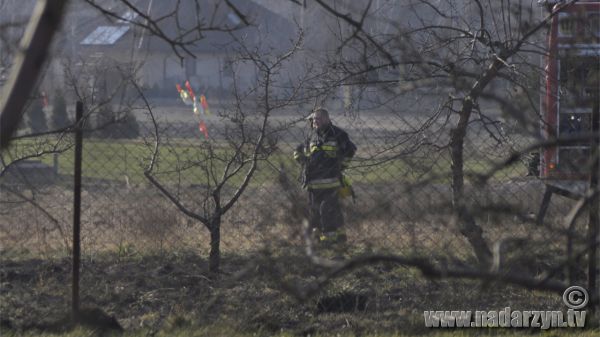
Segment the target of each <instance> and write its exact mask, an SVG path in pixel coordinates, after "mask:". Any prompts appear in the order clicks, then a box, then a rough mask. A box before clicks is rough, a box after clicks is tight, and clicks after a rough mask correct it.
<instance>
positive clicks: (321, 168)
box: [294, 124, 356, 189]
mask: <svg viewBox="0 0 600 337" xmlns="http://www.w3.org/2000/svg"><path fill="white" fill-rule="evenodd" d="M355 152H356V146H355V145H354V144H353V143H352V142H351V141H350V138H349V137H348V134H347V133H346V132H345V131H344V130H342V129H340V128H338V127H337V126H335V125H333V124H329V125H328V126H325V127H324V128H323V129H321V130H317V131H313V133H312V135H311V136H310V139H309V140H308V141H307V142H306V144H303V145H299V146H298V147H297V148H296V151H295V152H294V158H295V159H296V160H298V161H299V162H301V163H302V164H303V165H304V170H303V171H304V172H303V179H302V180H303V184H304V185H305V187H308V188H309V189H325V188H337V187H340V186H341V181H342V170H343V169H344V168H345V166H346V165H347V162H348V160H350V158H352V157H353V156H354V153H355Z"/></svg>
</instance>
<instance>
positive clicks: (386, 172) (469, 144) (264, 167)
mask: <svg viewBox="0 0 600 337" xmlns="http://www.w3.org/2000/svg"><path fill="white" fill-rule="evenodd" d="M308 109H309V108H307V110H308ZM167 110H168V109H167ZM331 110H332V116H331V117H332V120H333V123H334V124H335V125H337V126H339V127H341V128H342V129H344V130H345V131H347V132H348V134H349V136H350V139H351V140H352V141H353V142H354V143H355V144H356V146H357V148H358V151H357V153H356V155H355V157H354V158H353V159H352V161H351V162H350V165H349V167H348V168H347V169H346V170H345V175H346V176H347V177H348V178H349V179H350V181H351V182H352V187H353V190H354V197H348V198H345V199H343V202H342V203H343V213H344V217H345V230H346V233H347V237H348V241H347V244H346V245H347V250H346V255H345V258H352V257H354V256H361V255H362V254H394V255H400V256H412V257H418V258H424V259H427V260H431V261H435V262H436V263H440V264H441V265H442V266H446V267H448V268H450V267H449V266H453V265H456V264H459V265H463V266H464V265H467V266H476V265H477V264H478V263H477V256H476V254H475V253H474V249H473V242H471V241H470V240H469V237H470V236H469V233H465V228H464V227H462V226H461V224H460V223H459V222H460V220H458V219H457V218H456V217H455V216H454V211H453V210H454V209H453V205H454V204H453V196H454V195H453V180H452V179H453V178H452V169H453V165H454V164H453V162H452V158H451V154H450V150H449V142H450V130H451V127H452V123H451V122H452V117H451V116H448V117H446V116H435V118H434V117H430V116H422V115H419V114H412V115H408V114H396V113H393V112H381V111H363V112H360V113H356V114H340V113H336V110H335V109H331ZM305 115H306V111H304V110H302V111H300V110H298V111H294V112H291V111H285V112H278V111H275V112H272V114H271V115H270V116H269V119H268V123H267V124H265V125H267V126H266V127H265V128H264V131H265V132H264V137H263V138H264V142H263V143H261V144H260V145H257V139H259V137H260V134H261V131H262V130H261V121H262V119H261V118H264V115H263V114H257V115H256V116H244V119H243V120H240V119H236V118H234V117H232V115H229V114H227V113H226V112H223V113H221V114H219V113H217V110H216V109H215V112H214V113H213V115H211V116H201V117H202V123H204V129H205V130H206V133H204V132H203V130H201V129H203V128H199V120H198V119H192V118H190V119H189V120H186V121H179V122H174V121H171V122H169V121H167V120H166V119H160V118H159V119H158V121H157V122H156V124H154V123H152V119H151V118H150V117H147V116H146V117H144V116H139V117H138V118H137V122H136V123H135V125H134V126H132V125H133V124H131V123H130V125H129V127H123V126H118V127H117V126H115V125H110V124H109V125H108V126H106V127H105V128H103V129H100V130H95V131H86V132H85V133H84V140H83V169H82V175H83V193H82V208H81V209H82V213H81V228H82V236H81V245H82V257H83V260H84V269H83V271H82V274H83V277H84V280H83V282H84V286H83V287H82V292H83V294H84V297H83V298H84V302H86V301H87V302H94V300H93V299H90V298H91V297H93V296H92V295H90V297H85V294H92V293H93V292H94V291H93V289H91V288H89V287H96V286H98V284H96V283H93V282H100V281H99V280H106V282H117V283H115V284H118V283H119V281H118V280H119V279H120V280H123V279H129V280H130V282H139V283H140V284H141V283H147V282H151V281H149V280H144V279H145V278H147V277H148V275H146V276H140V275H139V274H133V272H132V274H131V275H128V274H127V273H124V274H118V275H122V276H121V277H116V276H115V275H116V274H114V270H113V269H115V270H116V269H119V268H121V267H114V266H115V265H119V262H120V261H130V262H128V263H131V261H137V262H136V263H137V265H141V266H147V267H148V268H159V269H160V268H166V269H165V270H163V271H162V272H164V273H166V274H169V273H172V272H173V273H177V271H178V270H177V267H173V262H172V261H171V260H169V259H170V257H172V256H174V254H175V256H176V255H177V254H183V255H184V256H188V258H190V257H189V255H186V254H190V252H192V255H191V256H195V258H194V260H193V261H191V260H190V261H188V262H187V263H190V266H189V268H191V269H193V270H195V272H194V273H196V274H198V273H201V270H204V271H205V269H202V268H200V267H199V265H202V262H200V261H202V260H203V259H205V258H207V257H208V254H209V252H210V250H211V232H210V230H209V227H208V226H207V225H206V224H203V223H202V221H200V218H204V219H208V220H213V219H214V216H215V205H216V203H220V204H219V207H222V206H224V205H225V204H227V202H228V201H229V200H231V199H232V198H233V197H234V196H235V195H236V192H237V191H238V189H239V188H240V186H242V185H243V184H244V181H245V179H246V178H247V176H248V175H249V172H251V173H250V175H251V176H249V177H248V178H249V179H248V184H247V187H246V188H245V190H244V191H243V193H242V194H241V196H240V198H239V199H237V201H235V202H233V203H232V207H231V208H230V209H228V210H227V212H226V213H224V214H223V216H222V218H221V219H220V220H221V222H220V223H221V232H220V244H221V245H220V251H221V254H222V256H224V257H226V258H225V260H224V261H223V263H222V264H223V268H224V269H225V270H230V271H231V269H230V267H228V265H229V266H230V265H235V266H236V268H237V267H238V266H239V265H240V263H239V262H234V261H235V259H236V258H237V259H243V257H248V259H249V260H255V261H259V259H258V258H256V257H255V256H257V254H259V253H265V252H268V253H267V255H268V256H271V257H273V256H280V255H282V256H287V257H285V258H283V259H282V260H277V261H278V262H277V263H283V264H284V265H285V264H288V263H289V264H294V263H295V260H294V259H295V258H297V256H302V255H303V253H302V252H303V249H304V248H303V247H304V245H305V242H304V237H303V226H302V223H303V220H304V219H305V218H306V212H307V202H306V200H307V192H306V191H305V190H304V189H302V187H301V184H300V181H299V177H300V174H301V166H300V165H299V164H298V163H297V162H295V161H294V160H293V156H292V153H293V150H294V149H295V147H296V146H297V144H300V143H303V142H305V139H306V137H307V136H308V133H309V131H310V130H309V127H308V125H307V123H306V121H305V120H304V116H305ZM238 117H240V116H238ZM107 130H108V131H110V132H108V131H107ZM115 130H117V131H115ZM534 142H535V139H534V137H528V136H525V135H524V132H523V130H520V129H519V125H515V124H510V123H503V122H493V123H485V122H483V121H474V122H473V123H472V124H471V125H470V126H469V128H468V130H467V137H466V139H465V143H464V163H463V166H464V175H463V176H464V179H465V186H464V192H463V195H464V203H465V205H466V209H467V212H468V213H469V214H470V215H471V216H472V217H473V220H474V224H475V226H476V228H480V229H481V232H482V239H483V240H484V241H485V244H486V246H487V247H489V249H490V252H491V253H492V255H493V261H491V263H492V264H493V267H492V268H496V269H494V270H495V271H498V270H500V271H504V272H506V273H508V274H510V275H513V274H515V275H519V276H522V277H531V278H533V279H535V278H537V277H546V276H547V277H548V279H549V280H561V281H568V282H574V283H578V284H582V283H583V284H584V283H585V277H586V273H587V270H586V268H587V259H588V257H587V255H586V254H581V253H580V252H582V251H586V248H587V245H588V243H589V240H587V238H586V236H587V225H588V223H587V219H588V218H587V216H585V215H581V216H579V217H578V218H577V220H576V221H575V222H573V223H567V222H566V221H565V218H566V217H567V215H568V214H569V212H570V211H571V209H572V208H573V207H574V206H575V205H576V202H577V200H571V199H569V198H565V197H562V196H555V197H553V198H552V199H551V201H550V206H549V207H548V211H547V212H546V214H545V217H544V219H543V221H541V225H540V224H538V223H537V222H539V221H538V220H539V219H537V217H538V216H539V214H538V213H539V209H540V206H541V204H542V200H543V196H544V193H545V191H546V189H545V181H543V180H541V179H540V178H538V176H537V173H536V172H535V171H536V168H537V164H536V163H535V157H536V156H535V155H534V154H531V153H525V154H523V155H522V156H520V157H519V159H518V160H511V161H507V159H508V158H510V157H511V156H512V155H513V154H514V153H515V152H517V151H520V150H522V149H524V148H527V147H528V146H529V145H531V144H533V143H534ZM73 143H74V141H73V139H72V137H71V135H61V136H60V137H57V136H55V135H50V136H40V137H37V138H34V139H17V140H16V141H14V142H13V144H12V145H11V147H10V148H9V149H8V150H7V151H6V152H5V153H4V155H3V160H4V163H5V164H11V165H8V166H7V167H6V168H5V170H4V174H3V176H2V178H1V179H2V190H3V191H2V215H1V217H0V228H1V232H0V235H1V237H2V255H3V259H4V260H10V261H16V260H19V259H24V258H26V259H30V258H40V257H46V258H51V259H55V258H59V259H60V258H61V257H64V256H69V254H70V251H71V245H72V242H71V230H72V229H71V228H72V217H73V215H72V199H73V167H74V162H73V160H74V159H73V158H74V153H73V151H74V145H73ZM253 155H255V156H256V170H254V171H249V170H250V168H251V166H252V164H253V158H254V157H253ZM24 158H25V159H24ZM21 159H23V160H21ZM13 161H14V162H13ZM504 163H506V165H504ZM484 176H489V179H485V180H484V179H483V178H482V177H484ZM149 177H152V178H153V179H154V181H156V182H157V183H158V184H160V186H161V188H162V189H163V190H162V191H161V188H159V187H158V186H157V185H156V184H153V183H151V181H150V179H149ZM186 212H187V213H186ZM472 229H473V228H471V230H472ZM292 251H295V252H299V253H298V254H297V256H296V257H291V256H289V255H286V254H291V253H290V252H292ZM194 254H196V255H194ZM148 256H152V257H155V258H156V259H158V260H159V261H171V262H170V264H169V263H166V264H163V265H160V264H159V266H158V267H157V266H156V265H154V264H152V267H149V266H150V265H151V264H149V263H150V262H148V261H147V260H145V257H148ZM261 256H262V255H261ZM229 257H234V258H233V260H231V259H230V258H229ZM250 257H253V258H250ZM570 259H571V260H570ZM62 261H63V262H62V264H60V263H59V264H58V265H59V266H63V267H64V266H65V263H66V262H64V261H65V260H62ZM94 261H103V262H101V263H100V262H96V263H100V264H102V267H99V266H98V265H94V263H95V262H94ZM267 261H271V260H267ZM567 262H573V263H572V264H568V263H567ZM277 263H275V264H277ZM192 264H193V266H192ZM86 265H87V266H88V267H87V269H86V267H85V266H86ZM134 265H135V264H134ZM134 265H129V267H123V268H132V269H131V270H132V271H133V270H134V269H135V268H136V267H134ZM111 266H112V267H111ZM119 266H123V265H119ZM61 268H62V267H61ZM61 268H59V271H60V272H61V273H66V270H67V269H64V268H62V269H61ZM94 268H98V269H94ZM111 268H113V269H111ZM169 268H170V269H169ZM173 268H175V271H173ZM197 268H200V269H199V270H200V271H199V270H196V269H197ZM191 269H190V270H191ZM10 270H11V269H10V266H8V267H7V268H5V271H6V272H5V274H4V278H5V280H8V281H6V282H9V283H10V281H11V280H18V277H17V278H16V279H15V278H14V277H13V276H14V275H12V276H11V274H10ZM99 270H100V271H101V272H100V274H98V273H99ZM153 270H154V271H156V270H158V269H156V270H155V269H153ZM161 270H162V269H161ZM402 270H403V272H402V273H408V271H407V269H402ZM21 272H22V271H21ZM121 272H123V270H121ZM158 272H159V273H161V271H160V270H159V271H158ZM190 273H191V272H190ZM511 273H512V274H511ZM392 274H393V273H392ZM40 275H41V274H40ZM86 275H88V276H86ZM102 275H104V276H102ZM134 275H137V276H135V277H138V279H137V280H131V278H133V277H134ZM144 275H145V274H144ZM161 275H162V274H161ZM403 275H404V274H403ZM363 276H364V275H363ZM371 276H372V275H371ZM371 276H369V275H367V276H365V277H366V279H369V277H371ZM86 277H92V278H93V277H97V278H98V279H96V281H93V282H92V281H89V280H88V281H86V280H87V279H86ZM190 277H191V276H190ZM194 277H196V278H195V279H194V280H195V281H194V282H196V284H200V283H202V282H205V281H203V280H202V279H201V278H200V276H198V275H196V276H194ZM377 277H381V278H386V277H389V278H390V279H394V277H393V276H389V275H388V276H377ZM377 277H376V278H377ZM402 278H404V279H405V281H406V277H405V276H402ZM63 279H67V275H64V276H63ZM115 279H117V280H116V281H115ZM408 279H409V280H411V281H406V282H409V283H410V282H412V283H410V284H411V285H412V286H415V285H416V284H419V287H425V288H427V289H429V288H428V287H429V286H427V285H424V283H421V282H424V281H423V278H422V277H416V278H408ZM108 280H111V281H108ZM416 280H420V281H416ZM396 281H397V280H396ZM37 282H43V281H41V279H40V280H37ZM86 282H92V283H86ZM194 282H192V283H194ZM206 282H209V281H206ZM357 282H358V281H357ZM398 282H399V281H398ZM85 284H87V285H88V288H86V286H85ZM90 284H91V285H90ZM131 284H132V283H129V285H130V286H131ZM136 284H137V283H136ZM107 286H108V285H107ZM109 286H110V287H111V289H112V287H113V284H111V285H109ZM188 286H190V287H193V286H192V285H188ZM395 286H397V287H400V285H399V284H396V285H395ZM141 287H143V286H141ZM156 287H158V286H156ZM173 287H175V288H170V287H167V288H166V289H167V290H166V291H167V292H169V291H173V292H175V293H178V292H180V291H183V290H181V289H182V288H181V287H182V286H181V285H178V286H173ZM183 287H184V288H185V286H183ZM425 288H423V289H425ZM115 289H117V288H114V289H112V290H111V291H109V292H111V293H114V294H115V295H114V296H116V297H118V293H119V291H118V289H117V290H115ZM119 289H120V288H119ZM168 289H171V290H168ZM461 289H463V288H461ZM154 290H156V289H154ZM154 290H152V289H151V290H150V291H154ZM156 291H158V290H156ZM432 291H433V290H431V289H430V290H428V291H425V290H423V292H421V291H419V293H421V295H423V293H427V292H432ZM462 291H466V288H465V289H463V290H462ZM433 292H435V291H433ZM144 294H145V295H144V296H153V295H152V294H150V293H148V292H145V293H144ZM386 294H387V293H386ZM263 295H264V294H263ZM96 296H99V295H96ZM182 296H183V295H182ZM238 296H242V297H243V296H250V295H242V294H238ZM386 296H387V295H386ZM390 296H391V295H390ZM398 296H400V295H398ZM503 296H504V295H501V294H496V295H493V297H494V300H492V301H491V302H489V301H488V302H484V303H499V302H498V301H500V302H501V299H502V298H503ZM519 296H521V295H517V298H520V297H519ZM380 299H381V298H380ZM61 301H63V302H64V301H65V299H64V298H63V299H62V300H61ZM119 301H120V300H118V299H115V302H113V304H111V300H110V299H107V300H106V302H102V303H100V305H104V306H109V309H107V310H109V311H110V312H115V313H117V315H118V312H119V311H118V310H117V308H118V306H119V303H120V302H119ZM153 301H154V300H152V299H148V298H146V302H147V303H146V302H144V303H146V305H147V306H144V305H141V304H139V303H138V305H140V308H141V307H145V308H149V307H153V305H157V306H159V304H157V303H156V302H153ZM156 301H157V302H160V301H158V300H156ZM357 301H358V300H357ZM386 301H388V302H389V303H392V302H394V300H393V299H392V297H389V298H387V299H386ZM428 301H429V302H427V303H435V301H433V300H432V299H430V300H428ZM532 301H533V302H532ZM536 301H540V299H539V298H534V299H531V298H530V299H526V300H523V302H518V301H517V302H518V303H528V305H532V303H536ZM544 301H546V300H544ZM63 302H60V301H58V302H56V301H55V302H52V301H50V302H49V303H50V304H47V305H48V306H50V307H52V306H53V305H54V306H60V305H59V304H60V303H63ZM384 302H385V301H384ZM388 302H386V303H388ZM555 302H556V301H554V300H551V301H550V300H549V302H548V303H546V304H544V308H546V307H548V306H555V305H556V303H555ZM7 303H13V302H10V301H8V302H7ZM52 303H54V304H52ZM136 303H137V302H136ZM148 303H153V304H152V305H150V304H148ZM356 303H358V302H356ZM378 303H379V302H378ZM389 303H388V304H389ZM403 303H404V302H403ZM465 303H467V304H468V305H469V306H475V305H477V303H480V301H478V300H476V299H465ZM540 303H541V302H540ZM549 303H550V304H549ZM552 303H554V304H552ZM13 304H14V303H13ZM182 305H183V304H182ZM356 305H358V304H356ZM378 305H380V306H381V308H384V307H385V306H386V305H387V304H381V303H380V304H378ZM183 306H184V307H185V305H183ZM401 306H407V307H410V305H409V304H406V303H404V304H402V305H401ZM110 308H112V309H110ZM372 308H373V307H372ZM390 308H396V309H398V308H397V307H394V306H390ZM138 309H139V308H138ZM188 309H189V308H187V307H185V308H182V309H181V310H188ZM355 309H356V308H355ZM396 309H394V310H396ZM132 310H133V309H132ZM136 310H137V309H136ZM140 310H142V309H140ZM148 310H149V309H148ZM157 310H158V309H157ZM161 310H162V309H161ZM161 310H158V311H157V312H159V313H160V314H158V316H157V317H154V318H153V319H154V320H155V321H162V320H163V319H164V317H165V316H168V314H169V313H171V312H172V310H173V305H171V306H170V307H169V310H167V311H164V310H163V311H161ZM165 310H166V309H165ZM190 310H191V309H190ZM382 310H383V309H382ZM398 310H400V309H398ZM3 311H4V313H8V315H9V316H11V315H13V316H14V315H17V316H18V314H16V313H15V310H14V308H12V309H11V306H10V305H8V304H7V306H5V307H4V308H3ZM142 311H143V312H142V313H140V314H139V315H138V316H137V321H135V322H136V323H135V324H137V323H139V324H142V323H141V322H143V320H144V318H143V317H144V315H145V314H147V313H148V312H149V311H147V310H146V311H144V310H142ZM384 311H385V310H384ZM11 317H12V316H11ZM146 319H149V318H148V317H146ZM135 324H134V323H131V322H130V324H129V325H128V326H134V325H135ZM142 325H143V324H142Z"/></svg>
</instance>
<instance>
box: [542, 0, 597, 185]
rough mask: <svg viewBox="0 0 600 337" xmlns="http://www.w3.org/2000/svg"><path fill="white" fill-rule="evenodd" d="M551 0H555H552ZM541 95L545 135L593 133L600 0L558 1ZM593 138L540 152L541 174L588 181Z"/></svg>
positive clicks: (555, 6) (549, 178)
mask: <svg viewBox="0 0 600 337" xmlns="http://www.w3.org/2000/svg"><path fill="white" fill-rule="evenodd" d="M548 2H551V1H548ZM554 3H555V5H554V10H556V9H558V8H561V6H564V7H562V8H561V9H560V12H559V13H558V14H557V15H555V16H554V17H553V18H552V22H551V26H550V33H549V36H548V56H547V57H546V67H545V70H546V79H545V86H546V88H545V92H544V97H543V98H542V104H541V107H542V111H541V112H542V118H543V125H542V132H543V134H544V136H545V137H546V138H547V139H555V138H569V137H570V136H577V135H581V134H586V133H590V132H592V125H593V124H592V120H593V116H594V112H595V113H597V111H598V103H599V102H598V101H599V96H598V92H599V91H600V85H599V81H600V2H598V1H581V0H580V1H577V2H575V3H573V4H568V5H565V4H564V3H565V1H554ZM590 144H591V143H590V140H589V139H582V140H581V141H580V142H574V143H570V144H565V145H559V146H553V147H547V148H545V149H544V150H543V151H542V156H541V158H540V159H541V162H540V163H541V165H540V174H541V177H542V178H544V179H548V180H567V181H572V180H587V179H588V177H589V173H590V171H589V170H590V163H589V162H590V157H591V155H590V149H591V148H590Z"/></svg>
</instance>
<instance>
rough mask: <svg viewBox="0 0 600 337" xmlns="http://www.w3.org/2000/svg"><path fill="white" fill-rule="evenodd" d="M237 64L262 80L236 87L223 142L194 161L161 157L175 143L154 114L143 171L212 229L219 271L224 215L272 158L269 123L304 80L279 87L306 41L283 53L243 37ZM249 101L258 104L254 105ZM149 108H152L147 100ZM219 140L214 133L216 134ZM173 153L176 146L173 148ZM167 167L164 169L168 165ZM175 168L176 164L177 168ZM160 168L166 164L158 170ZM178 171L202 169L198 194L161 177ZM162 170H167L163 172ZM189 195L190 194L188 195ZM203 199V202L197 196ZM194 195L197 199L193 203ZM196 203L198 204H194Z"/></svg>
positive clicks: (206, 145) (213, 266)
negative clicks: (249, 44) (175, 161)
mask: <svg viewBox="0 0 600 337" xmlns="http://www.w3.org/2000/svg"><path fill="white" fill-rule="evenodd" d="M240 43H241V46H240V48H241V52H240V56H239V58H238V59H237V62H245V63H250V64H251V65H253V66H254V67H256V69H257V71H258V82H257V83H256V85H255V86H253V87H251V88H250V89H248V90H247V91H244V92H242V91H239V90H237V86H236V90H235V97H236V101H235V104H234V105H233V106H232V107H231V110H227V111H224V112H223V113H222V114H221V118H222V120H223V122H229V126H226V127H225V129H224V130H222V135H221V136H222V137H223V139H222V141H220V140H209V141H204V142H203V143H202V144H200V145H199V153H198V154H197V158H196V159H194V160H192V161H190V162H183V163H178V164H177V165H173V163H171V164H167V163H164V162H163V161H161V154H163V153H164V152H163V151H161V148H163V147H167V148H169V147H172V146H173V145H172V144H169V142H168V140H166V139H165V138H167V137H166V136H165V135H163V134H161V131H160V127H159V126H160V124H159V122H157V120H156V119H155V118H154V117H153V115H151V116H152V122H153V124H154V146H153V150H152V155H151V158H150V160H149V162H148V166H147V168H146V170H145V172H144V174H145V176H146V177H147V178H148V180H149V181H150V182H151V183H152V184H153V185H154V186H155V187H157V188H158V189H159V190H160V191H161V192H162V194H163V195H164V196H166V197H167V198H168V199H169V200H170V201H171V202H172V203H173V204H174V205H175V206H177V208H178V209H179V210H180V211H181V212H183V213H184V214H185V215H187V216H188V217H190V218H193V219H194V220H197V221H199V222H200V223H202V224H203V225H204V226H205V227H206V229H207V230H208V231H209V232H210V257H209V267H210V270H211V271H213V272H216V271H218V270H219V265H220V242H221V222H222V219H223V216H224V215H225V214H226V213H227V212H228V211H229V210H231V208H232V207H234V205H235V204H236V203H237V202H238V200H239V199H240V197H241V196H242V194H244V192H245V191H246V189H247V188H248V186H249V184H250V182H251V180H252V179H253V177H254V174H255V172H256V170H257V167H258V165H259V162H261V161H264V160H266V159H268V158H269V156H270V155H271V154H272V153H273V151H274V150H275V148H276V146H277V139H276V137H275V135H276V132H277V131H280V130H278V129H277V127H274V126H273V125H272V123H270V119H271V117H272V116H273V114H275V113H276V112H277V111H280V110H281V109H283V108H286V107H288V106H290V105H292V104H295V103H294V102H295V100H296V99H297V97H298V93H299V90H300V88H301V87H302V81H300V83H297V85H295V86H294V87H293V88H291V89H292V90H290V91H287V92H281V91H278V90H276V88H277V86H278V85H279V84H280V82H281V81H282V79H283V80H284V79H285V78H282V74H281V72H282V68H284V66H285V64H286V63H287V62H289V61H290V59H292V56H293V55H294V54H295V53H296V51H297V50H298V49H299V48H300V46H301V44H302V39H301V38H299V39H298V40H296V42H295V44H294V45H293V46H292V48H291V49H290V50H289V51H287V52H286V53H284V54H281V55H274V56H269V55H264V54H261V53H259V52H258V51H255V50H250V49H248V48H247V47H246V46H245V45H244V44H243V41H240ZM249 101H252V102H255V103H254V104H253V103H250V102H249ZM147 109H148V111H150V112H151V111H152V109H151V107H150V104H149V103H148V104H147ZM212 137H213V139H215V138H214V137H215V136H214V135H213V136H212ZM171 152H172V150H171ZM165 164H166V165H167V167H166V168H164V165H165ZM173 166H174V167H173ZM159 167H163V168H162V169H159ZM165 170H168V171H173V172H174V173H176V174H177V175H178V176H181V175H193V174H194V171H196V173H200V175H199V176H200V177H201V182H202V185H201V186H200V188H198V189H199V191H198V192H199V194H200V196H198V195H192V196H191V197H190V198H187V199H186V196H185V195H184V194H183V193H181V190H182V188H183V187H184V186H182V184H181V181H180V180H179V182H178V183H176V184H174V185H173V184H171V185H169V184H168V182H163V181H161V178H160V176H161V174H164V171H165ZM161 171H163V172H161ZM188 197H189V195H188ZM197 197H200V200H199V202H194V201H193V199H194V198H197ZM190 199H192V201H189V200H190ZM194 204H196V205H197V206H199V207H194Z"/></svg>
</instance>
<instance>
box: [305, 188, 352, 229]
mask: <svg viewBox="0 0 600 337" xmlns="http://www.w3.org/2000/svg"><path fill="white" fill-rule="evenodd" d="M338 189H339V188H338V187H336V188H324V189H309V190H308V204H309V211H310V213H309V216H310V227H311V229H318V230H320V231H321V233H328V232H336V231H338V230H340V229H341V228H342V227H343V226H344V216H343V215H342V210H341V208H340V200H339V195H338Z"/></svg>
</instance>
